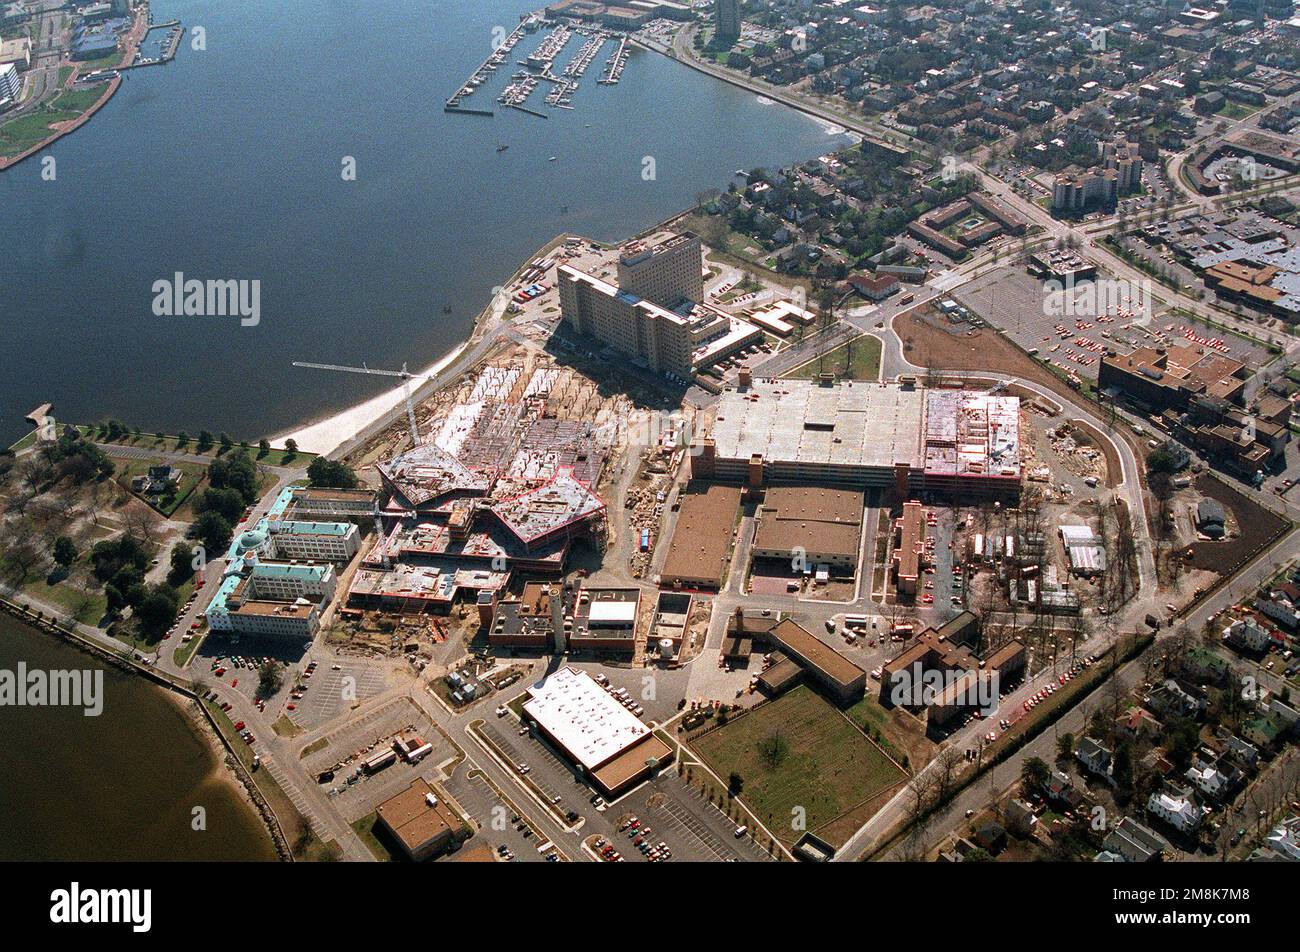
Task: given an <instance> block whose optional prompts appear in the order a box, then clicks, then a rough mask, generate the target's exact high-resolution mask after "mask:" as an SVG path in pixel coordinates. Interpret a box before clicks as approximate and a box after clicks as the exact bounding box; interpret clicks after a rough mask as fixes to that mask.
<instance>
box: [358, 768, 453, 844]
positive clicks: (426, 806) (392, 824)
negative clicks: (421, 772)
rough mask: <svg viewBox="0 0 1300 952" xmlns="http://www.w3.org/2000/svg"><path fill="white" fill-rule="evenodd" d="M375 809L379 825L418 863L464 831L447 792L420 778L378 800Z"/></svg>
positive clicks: (450, 842)
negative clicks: (380, 800) (395, 792)
mask: <svg viewBox="0 0 1300 952" xmlns="http://www.w3.org/2000/svg"><path fill="white" fill-rule="evenodd" d="M375 813H376V814H377V819H378V821H379V826H380V828H381V829H383V831H384V832H385V833H387V834H388V836H389V837H390V838H391V839H392V841H393V842H394V843H396V844H397V845H398V846H399V847H400V848H401V850H402V852H403V853H404V854H405V855H406V857H407V859H410V860H412V861H414V862H417V863H418V862H420V861H422V860H426V859H428V858H429V857H431V856H435V855H437V854H438V853H441V852H443V851H444V850H446V849H447V847H449V846H450V845H451V844H452V841H453V840H455V839H456V838H457V837H459V836H461V835H463V834H464V833H465V832H466V826H465V821H464V820H463V819H462V818H461V816H460V815H459V814H458V813H457V812H456V811H455V810H454V809H453V808H452V806H451V804H450V803H449V802H448V800H447V795H446V794H445V793H443V792H442V791H441V790H440V789H439V788H437V787H435V786H434V785H433V784H431V783H429V781H427V780H423V779H419V780H415V781H413V782H412V783H411V785H410V786H409V787H408V788H407V789H405V790H403V791H402V792H401V793H399V794H397V796H395V797H390V798H388V799H387V800H385V801H384V802H383V803H381V804H379V806H378V807H376V808H375Z"/></svg>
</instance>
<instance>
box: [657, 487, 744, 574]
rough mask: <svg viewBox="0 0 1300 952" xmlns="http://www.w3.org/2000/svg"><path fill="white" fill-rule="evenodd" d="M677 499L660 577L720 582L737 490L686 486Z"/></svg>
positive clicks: (736, 507)
mask: <svg viewBox="0 0 1300 952" xmlns="http://www.w3.org/2000/svg"><path fill="white" fill-rule="evenodd" d="M678 500H679V502H680V503H681V508H680V510H679V511H678V514H677V525H676V526H675V527H674V528H673V538H672V542H671V543H669V547H668V556H667V558H665V559H664V564H663V569H662V570H661V573H660V574H661V575H662V577H663V578H664V579H666V580H669V581H672V580H674V579H682V580H684V581H688V582H689V581H698V582H710V583H712V584H719V583H721V581H722V572H723V569H724V568H725V566H726V562H727V553H728V551H730V549H731V537H732V534H733V532H734V531H735V526H736V514H737V512H739V510H740V488H739V487H737V486H722V485H709V486H700V485H688V486H687V488H686V489H685V490H683V491H682V493H681V495H680V496H679V497H678Z"/></svg>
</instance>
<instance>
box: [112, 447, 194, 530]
mask: <svg viewBox="0 0 1300 952" xmlns="http://www.w3.org/2000/svg"><path fill="white" fill-rule="evenodd" d="M167 462H168V461H167V460H165V459H163V458H161V457H154V458H152V459H117V458H115V459H114V460H113V465H114V467H115V469H114V471H113V477H114V478H115V479H116V480H117V481H118V482H119V483H120V484H121V485H122V487H123V489H125V490H126V491H127V492H130V491H131V480H132V479H134V478H135V477H136V476H143V475H145V474H146V473H148V472H149V467H150V466H161V465H163V464H166V463H167ZM169 465H173V466H174V467H175V468H176V469H179V470H180V471H181V481H180V484H179V486H177V489H176V494H175V495H174V496H170V497H168V496H140V497H139V498H141V499H143V500H144V501H145V502H147V503H149V505H151V506H153V508H155V509H157V510H158V511H159V512H161V513H162V514H163V515H164V516H171V515H172V514H174V513H175V512H176V510H177V509H179V508H180V507H181V506H182V505H184V503H185V501H186V500H187V499H188V498H189V497H190V494H191V493H192V492H194V490H196V489H197V488H198V487H199V486H200V485H201V484H202V482H203V479H204V477H205V476H206V475H207V472H208V468H207V466H205V465H204V464H202V463H174V464H169Z"/></svg>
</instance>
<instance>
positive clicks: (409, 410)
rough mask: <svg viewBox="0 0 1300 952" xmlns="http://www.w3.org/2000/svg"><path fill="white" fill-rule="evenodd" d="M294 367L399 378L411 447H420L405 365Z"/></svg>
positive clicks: (304, 364)
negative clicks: (390, 367) (387, 367)
mask: <svg viewBox="0 0 1300 952" xmlns="http://www.w3.org/2000/svg"><path fill="white" fill-rule="evenodd" d="M293 365H294V366H295V367H307V368H309V369H311V370H339V371H342V372H344V373H350V374H372V375H376V376H380V377H401V378H402V391H403V393H404V394H405V395H406V422H407V423H409V424H410V425H411V445H412V446H413V447H414V446H419V445H420V430H419V428H418V427H417V426H416V425H415V404H414V403H413V402H412V400H411V378H412V377H414V376H415V375H414V374H411V373H408V372H407V370H406V364H402V369H401V370H375V369H374V368H372V367H367V366H366V365H365V364H362V365H361V366H360V367H344V366H343V365H341V364H311V363H307V362H306V361H302V360H295V361H294V362H293Z"/></svg>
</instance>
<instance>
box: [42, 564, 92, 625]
mask: <svg viewBox="0 0 1300 952" xmlns="http://www.w3.org/2000/svg"><path fill="white" fill-rule="evenodd" d="M22 588H23V591H24V592H26V593H27V594H28V595H30V596H31V597H32V598H39V599H41V600H42V601H45V602H49V603H50V604H51V605H53V606H55V607H56V608H59V609H61V610H62V611H63V612H64V614H66V615H67V616H68V617H69V618H72V619H74V620H76V621H78V622H80V623H81V624H83V625H96V624H98V623H99V620H100V619H101V618H103V617H104V613H105V612H106V611H108V602H107V601H106V600H105V598H104V593H103V591H102V589H97V590H96V591H94V592H91V593H89V594H87V593H83V592H81V591H80V590H78V589H77V588H76V587H74V586H73V585H71V584H68V583H66V582H56V583H55V584H53V585H51V584H50V583H49V581H48V580H47V579H46V577H45V576H42V577H40V578H33V579H29V580H28V581H27V582H25V583H24V584H23V587H22ZM32 607H33V608H35V607H36V606H32Z"/></svg>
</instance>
